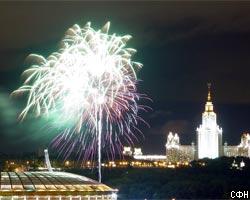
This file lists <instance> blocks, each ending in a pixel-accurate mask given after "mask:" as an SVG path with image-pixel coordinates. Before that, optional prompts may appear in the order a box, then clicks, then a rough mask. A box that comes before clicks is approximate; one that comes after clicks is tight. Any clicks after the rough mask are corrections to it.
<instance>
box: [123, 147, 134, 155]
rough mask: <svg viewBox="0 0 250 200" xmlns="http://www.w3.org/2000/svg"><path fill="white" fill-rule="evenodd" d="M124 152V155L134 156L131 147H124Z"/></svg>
mask: <svg viewBox="0 0 250 200" xmlns="http://www.w3.org/2000/svg"><path fill="white" fill-rule="evenodd" d="M122 154H123V155H124V156H132V155H133V152H132V149H131V147H124V148H123V152H122Z"/></svg>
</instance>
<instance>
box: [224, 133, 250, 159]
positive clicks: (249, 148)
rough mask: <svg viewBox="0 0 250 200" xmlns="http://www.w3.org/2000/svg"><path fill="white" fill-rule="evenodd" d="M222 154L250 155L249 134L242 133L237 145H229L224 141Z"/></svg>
mask: <svg viewBox="0 0 250 200" xmlns="http://www.w3.org/2000/svg"><path fill="white" fill-rule="evenodd" d="M224 155H225V156H227V157H237V156H242V157H250V134H249V133H243V134H242V136H241V142H240V144H239V145H236V146H230V145H228V144H227V143H226V142H225V143H224Z"/></svg>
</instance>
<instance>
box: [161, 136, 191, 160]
mask: <svg viewBox="0 0 250 200" xmlns="http://www.w3.org/2000/svg"><path fill="white" fill-rule="evenodd" d="M194 156H195V145H194V143H192V144H191V145H180V140H179V136H178V134H177V133H175V134H174V135H173V133H172V132H170V133H169V134H168V137H167V143H166V160H167V162H170V163H177V162H180V163H184V162H190V161H192V160H194Z"/></svg>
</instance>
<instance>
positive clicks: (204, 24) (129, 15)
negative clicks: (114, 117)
mask: <svg viewBox="0 0 250 200" xmlns="http://www.w3.org/2000/svg"><path fill="white" fill-rule="evenodd" d="M87 21H91V22H92V24H93V27H95V28H100V27H101V25H103V24H104V23H105V22H106V21H111V29H110V32H117V33H119V34H131V35H132V36H133V38H132V40H131V41H130V42H129V44H128V45H129V46H131V47H133V48H136V49H137V50H138V53H137V54H136V56H135V57H134V59H135V60H137V61H139V62H142V63H143V64H144V67H143V68H142V70H141V71H140V72H139V78H140V79H142V80H143V82H142V83H141V84H140V87H139V91H140V92H142V93H146V94H147V95H148V96H149V97H150V98H151V99H152V100H153V103H149V105H150V106H151V107H152V108H153V111H151V112H149V113H147V114H144V115H143V116H144V118H145V119H146V120H147V121H148V123H149V124H150V125H151V128H150V129H148V128H145V127H142V128H141V129H142V130H143V132H144V135H145V138H144V139H143V138H142V139H141V140H140V144H139V145H140V146H142V147H143V151H144V152H150V153H164V152H165V150H164V144H165V141H166V134H167V133H168V131H171V130H172V131H177V132H178V133H179V135H180V136H181V142H182V143H184V144H189V143H191V142H192V141H195V133H196V132H195V129H196V127H197V126H198V125H199V124H200V122H201V113H202V111H203V110H204V103H205V99H206V93H207V88H206V84H207V82H211V83H212V93H213V100H214V105H215V110H216V112H217V114H218V123H219V125H220V126H222V128H223V130H224V131H223V138H224V141H225V140H226V141H228V143H229V144H238V143H239V140H240V135H241V133H242V132H243V131H249V129H250V124H249V120H250V118H249V114H250V91H249V89H250V78H249V73H250V69H249V66H250V56H249V54H250V2H247V1H242V2H236V1H235V2H234V1H228V2H226V1H221V2H219V1H212V2H206V1H199V2H198V1H183V2H182V1H173V2H171V1H159V2H157V1H138V2H134V1H126V2H122V1H118V2H114V1H111V2H107V1H100V2H98V1H93V2H87V1H69V2H59V1H56V2H47V1H45V2H40V1H36V2H20V1H17V2H1V3H0V30H1V31H0V109H1V111H0V134H1V135H0V151H1V152H6V153H7V152H22V151H34V150H36V149H38V147H39V146H43V145H48V144H49V142H50V139H51V137H52V136H51V135H50V134H49V131H45V128H44V126H43V125H42V123H40V125H37V123H38V122H36V121H34V120H33V121H32V120H31V121H29V122H27V121H26V122H24V123H23V124H20V123H17V120H16V116H17V114H18V112H20V109H21V103H20V102H18V101H14V100H10V99H9V93H10V92H11V91H12V90H14V89H16V88H17V87H18V86H19V85H20V84H21V80H20V78H19V77H20V75H21V73H22V71H23V70H24V69H25V68H26V67H27V66H25V64H24V61H25V58H26V57H27V55H29V54H30V53H37V54H42V55H44V56H47V55H49V54H50V53H52V52H53V51H55V50H57V48H58V44H59V42H60V40H61V39H62V37H63V35H64V32H65V31H66V30H67V29H68V28H69V27H70V26H72V25H73V24H75V23H78V24H80V25H84V24H85V23H86V22H87Z"/></svg>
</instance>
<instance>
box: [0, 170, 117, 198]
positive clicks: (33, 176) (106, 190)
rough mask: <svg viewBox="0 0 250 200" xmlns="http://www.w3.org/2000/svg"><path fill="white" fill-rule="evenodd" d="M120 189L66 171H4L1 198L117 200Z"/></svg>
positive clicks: (0, 191)
mask: <svg viewBox="0 0 250 200" xmlns="http://www.w3.org/2000/svg"><path fill="white" fill-rule="evenodd" d="M116 193H117V190H115V189H112V188H110V187H108V186H107V185H104V184H102V183H99V182H96V181H94V180H92V179H89V178H86V177H84V176H79V175H76V174H71V173H66V172H18V173H16V172H1V187H0V199H1V200H10V199H11V200H14V199H15V200H97V199H102V200H115V199H117V196H116Z"/></svg>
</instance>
